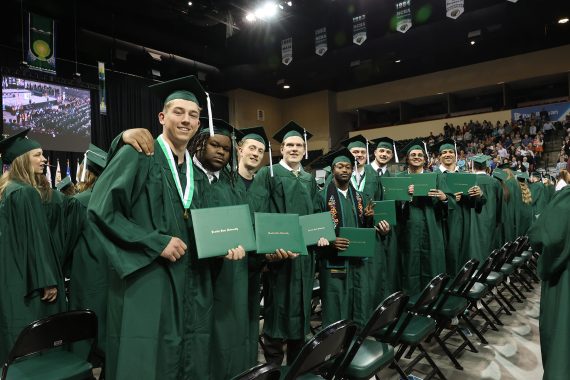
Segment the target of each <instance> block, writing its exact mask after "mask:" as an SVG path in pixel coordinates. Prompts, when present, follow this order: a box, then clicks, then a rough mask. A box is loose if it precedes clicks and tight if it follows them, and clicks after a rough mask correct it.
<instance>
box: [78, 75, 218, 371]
mask: <svg viewBox="0 0 570 380" xmlns="http://www.w3.org/2000/svg"><path fill="white" fill-rule="evenodd" d="M150 89H151V91H153V92H154V93H155V94H156V95H157V96H158V97H160V98H161V100H163V101H164V106H163V109H162V111H161V112H160V113H159V114H158V121H159V123H160V124H161V125H162V134H161V135H160V136H159V137H158V138H157V139H156V140H155V141H154V151H155V153H154V155H146V154H143V153H139V152H137V150H135V149H134V148H133V147H132V146H130V145H125V146H123V147H121V148H120V149H119V150H118V151H117V152H116V153H115V154H114V157H113V158H112V159H110V161H109V162H108V164H107V166H106V168H105V171H104V172H103V173H102V174H101V176H100V177H99V179H98V181H97V186H95V188H94V189H93V193H92V195H91V200H90V202H89V207H88V214H89V218H90V219H91V220H92V221H93V222H94V227H95V228H94V230H95V233H96V234H97V237H98V238H99V239H100V240H101V244H102V246H103V247H104V251H105V253H106V254H107V258H108V260H109V265H110V268H111V269H110V272H109V301H108V320H107V333H108V334H107V336H108V340H107V353H106V354H107V355H106V365H105V370H106V377H107V378H108V379H123V378H124V379H126V378H145V379H179V378H207V377H200V376H201V373H202V372H200V370H199V369H200V368H205V371H204V372H206V373H207V371H208V370H209V368H208V365H207V363H201V362H203V361H204V360H207V358H208V355H209V353H208V351H207V349H208V348H209V345H208V340H207V339H204V333H203V332H202V331H201V330H200V327H201V325H202V323H203V319H202V318H206V319H207V318H212V317H211V308H210V309H207V308H202V306H201V305H203V304H208V295H204V293H207V292H208V284H209V281H210V279H209V278H207V273H206V274H203V276H202V274H200V276H197V275H195V274H196V272H195V271H194V267H193V262H192V261H191V260H190V259H189V256H190V255H188V254H187V250H188V247H190V246H191V245H190V241H191V232H190V231H191V220H190V218H189V216H190V212H189V208H190V207H196V204H195V203H196V202H195V199H194V198H193V197H194V192H193V191H192V188H193V186H192V185H193V181H194V178H193V177H194V175H193V174H194V169H193V166H192V160H191V158H190V155H189V153H188V152H187V150H186V148H187V146H188V142H189V141H190V139H191V138H192V137H193V136H194V134H195V133H196V131H197V130H198V127H199V126H200V120H199V116H200V110H201V106H203V105H205V103H206V96H205V93H204V90H203V89H202V87H201V85H200V83H199V82H198V80H197V79H196V78H195V77H193V76H190V77H185V78H181V79H177V80H173V81H169V82H165V83H161V84H159V85H154V86H151V88H150ZM115 142H116V141H115ZM115 145H116V144H115ZM191 253H192V252H191ZM186 329H190V330H193V333H191V334H185V330H186ZM207 333H210V331H208V332H207ZM197 344H202V345H203V346H205V348H204V349H205V350H206V353H204V354H203V356H202V357H191V358H189V352H190V347H192V346H195V345H197ZM205 358H206V359H205Z"/></svg>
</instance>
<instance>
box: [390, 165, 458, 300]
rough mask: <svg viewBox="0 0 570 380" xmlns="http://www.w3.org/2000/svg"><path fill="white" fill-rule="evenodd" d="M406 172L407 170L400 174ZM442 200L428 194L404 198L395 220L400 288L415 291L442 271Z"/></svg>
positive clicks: (443, 206) (443, 208) (443, 266)
mask: <svg viewBox="0 0 570 380" xmlns="http://www.w3.org/2000/svg"><path fill="white" fill-rule="evenodd" d="M400 175H402V176H407V175H408V174H407V173H402V174H400ZM445 208H447V205H446V203H444V202H441V201H439V200H438V199H435V198H430V197H413V199H412V201H410V202H405V203H404V205H403V209H402V210H401V211H400V213H399V215H400V217H399V220H398V249H399V252H400V258H401V268H402V288H403V289H404V290H405V291H406V292H408V294H417V293H419V292H421V291H422V289H423V288H424V287H425V286H426V285H427V284H428V282H429V281H430V280H431V279H432V278H433V277H435V276H436V275H438V274H440V273H444V272H445V243H444V240H443V227H442V219H443V215H444V212H445Z"/></svg>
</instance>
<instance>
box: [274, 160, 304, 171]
mask: <svg viewBox="0 0 570 380" xmlns="http://www.w3.org/2000/svg"><path fill="white" fill-rule="evenodd" d="M279 165H281V166H283V167H284V168H285V169H287V170H288V171H290V172H294V171H295V170H294V169H293V168H291V167H290V166H289V165H287V163H286V162H285V160H284V159H281V161H279ZM297 171H299V172H302V171H303V167H302V166H301V165H299V169H298V170H297Z"/></svg>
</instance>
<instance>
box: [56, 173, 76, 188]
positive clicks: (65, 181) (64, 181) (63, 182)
mask: <svg viewBox="0 0 570 380" xmlns="http://www.w3.org/2000/svg"><path fill="white" fill-rule="evenodd" d="M69 186H73V181H72V180H71V177H70V176H67V177H65V178H64V179H62V180H61V181H59V183H58V184H57V185H55V188H56V189H57V191H60V192H63V190H65V189H66V188H68V187H69Z"/></svg>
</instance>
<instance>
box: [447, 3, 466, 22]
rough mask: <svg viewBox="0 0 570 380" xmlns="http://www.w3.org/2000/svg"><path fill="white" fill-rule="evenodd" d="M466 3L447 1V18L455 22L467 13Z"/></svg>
mask: <svg viewBox="0 0 570 380" xmlns="http://www.w3.org/2000/svg"><path fill="white" fill-rule="evenodd" d="M464 3H465V1H464V0H445V9H446V13H445V14H446V16H447V17H449V18H452V19H454V20H455V19H456V18H458V17H459V16H461V15H462V14H463V12H464V11H465V8H464V6H463V4H464Z"/></svg>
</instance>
